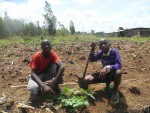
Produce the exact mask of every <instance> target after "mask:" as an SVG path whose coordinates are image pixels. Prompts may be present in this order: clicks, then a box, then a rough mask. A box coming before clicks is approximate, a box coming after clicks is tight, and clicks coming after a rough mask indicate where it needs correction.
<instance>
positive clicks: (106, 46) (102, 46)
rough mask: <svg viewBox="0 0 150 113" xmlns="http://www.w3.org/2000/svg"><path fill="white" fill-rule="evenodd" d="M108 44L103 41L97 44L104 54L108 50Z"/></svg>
mask: <svg viewBox="0 0 150 113" xmlns="http://www.w3.org/2000/svg"><path fill="white" fill-rule="evenodd" d="M109 47H110V43H109V42H108V41H107V40H103V41H100V42H99V49H101V50H102V51H104V52H107V51H108V50H109Z"/></svg>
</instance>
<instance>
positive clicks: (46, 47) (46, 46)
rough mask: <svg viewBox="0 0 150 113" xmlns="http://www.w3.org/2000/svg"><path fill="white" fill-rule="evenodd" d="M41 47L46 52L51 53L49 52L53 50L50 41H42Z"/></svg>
mask: <svg viewBox="0 0 150 113" xmlns="http://www.w3.org/2000/svg"><path fill="white" fill-rule="evenodd" d="M41 48H42V51H43V53H44V54H49V52H50V50H51V45H50V43H49V42H48V41H46V42H42V44H41Z"/></svg>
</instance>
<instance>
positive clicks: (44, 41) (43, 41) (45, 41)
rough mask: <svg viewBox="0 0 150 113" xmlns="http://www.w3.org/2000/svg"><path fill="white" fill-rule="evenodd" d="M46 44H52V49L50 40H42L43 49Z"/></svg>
mask: <svg viewBox="0 0 150 113" xmlns="http://www.w3.org/2000/svg"><path fill="white" fill-rule="evenodd" d="M44 43H49V44H50V47H52V44H51V42H50V41H49V40H48V39H46V38H44V39H42V40H41V47H42V45H43V44H44Z"/></svg>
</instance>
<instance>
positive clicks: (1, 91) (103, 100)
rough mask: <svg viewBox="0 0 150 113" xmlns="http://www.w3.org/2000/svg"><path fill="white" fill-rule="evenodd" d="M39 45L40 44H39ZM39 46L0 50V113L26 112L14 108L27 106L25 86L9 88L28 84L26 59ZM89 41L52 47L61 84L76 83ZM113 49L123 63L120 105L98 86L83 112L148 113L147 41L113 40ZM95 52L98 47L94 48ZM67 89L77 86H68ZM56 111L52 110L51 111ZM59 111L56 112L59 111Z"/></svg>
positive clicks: (149, 51)
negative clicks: (62, 69) (61, 69)
mask: <svg viewBox="0 0 150 113" xmlns="http://www.w3.org/2000/svg"><path fill="white" fill-rule="evenodd" d="M39 45H40V44H39ZM39 45H32V46H31V45H29V44H25V43H20V44H18V45H9V46H4V47H0V110H1V111H0V112H2V111H5V112H9V113H18V112H20V113H21V112H23V113H24V112H25V111H20V110H19V109H17V108H16V104H17V103H26V102H27V101H28V99H29V95H30V93H29V91H28V90H27V89H26V87H19V88H11V86H18V85H27V77H28V75H29V73H30V68H29V67H28V60H30V59H31V57H32V55H33V54H34V53H35V52H36V51H39V50H40V46H39ZM89 45H90V42H89V43H88V42H86V43H85V42H78V43H61V44H59V45H57V46H55V47H53V51H55V52H56V53H57V54H58V55H59V57H60V58H61V60H62V62H63V63H64V65H65V72H64V76H63V78H64V82H65V83H67V82H76V81H77V78H76V76H74V75H79V76H82V75H83V71H84V68H85V65H86V62H87V58H88V55H89V50H90V47H89ZM112 47H115V48H117V49H118V51H119V53H120V56H121V60H122V64H123V72H124V73H126V74H123V76H122V82H121V85H120V88H119V91H120V102H119V104H117V105H111V104H110V98H109V97H108V96H107V95H106V94H105V93H102V92H101V91H99V90H100V87H99V84H95V85H94V86H93V87H94V88H95V89H96V91H97V95H96V96H95V98H96V100H95V102H94V103H92V104H91V105H90V106H89V107H87V108H86V109H84V110H83V111H82V113H139V112H141V113H148V110H149V111H150V107H149V106H150V42H145V43H135V42H131V41H124V40H122V41H112ZM97 51H98V48H97ZM100 67H101V62H100V61H99V62H94V63H89V65H88V69H87V72H86V74H90V73H92V72H96V71H99V70H100ZM70 87H77V85H71V86H70ZM35 108H36V110H28V112H29V113H30V112H32V113H35V112H38V113H40V112H41V113H45V112H46V111H45V108H44V107H42V105H41V106H35ZM53 109H55V110H53ZM53 109H52V111H53V112H58V113H59V112H60V113H65V110H60V109H59V108H58V106H53ZM58 109H59V110H58Z"/></svg>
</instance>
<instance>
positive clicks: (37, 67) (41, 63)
mask: <svg viewBox="0 0 150 113" xmlns="http://www.w3.org/2000/svg"><path fill="white" fill-rule="evenodd" d="M41 49H42V51H39V52H37V53H35V54H34V55H33V57H32V60H31V62H30V64H29V66H30V68H31V75H30V77H29V81H28V89H29V90H30V92H31V99H33V100H34V99H35V98H36V99H37V98H38V94H39V92H40V91H41V92H42V93H44V92H52V93H56V92H57V91H58V90H59V87H58V85H59V84H60V83H62V82H63V79H62V74H63V72H64V70H65V69H64V66H63V63H62V62H61V60H60V58H59V57H58V55H57V54H56V53H55V52H52V51H51V49H52V45H51V43H50V42H49V41H48V40H47V39H43V40H42V41H41ZM51 79H52V81H53V82H52V83H51V84H50V86H48V85H46V84H45V83H44V82H45V81H48V80H51ZM36 99H35V100H36Z"/></svg>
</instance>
